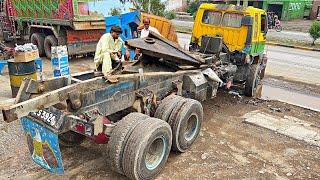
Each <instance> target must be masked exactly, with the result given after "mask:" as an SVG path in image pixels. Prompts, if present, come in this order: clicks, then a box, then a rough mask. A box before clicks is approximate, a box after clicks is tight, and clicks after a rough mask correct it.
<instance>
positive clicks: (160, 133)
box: [122, 118, 172, 180]
mask: <svg viewBox="0 0 320 180" xmlns="http://www.w3.org/2000/svg"><path fill="white" fill-rule="evenodd" d="M171 143H172V131H171V128H170V126H169V124H168V123H166V122H165V121H163V120H160V119H157V118H148V119H146V120H145V121H144V122H142V123H140V124H138V125H137V126H136V127H135V129H134V130H133V132H132V133H131V135H130V137H129V138H128V142H127V144H126V147H125V149H124V153H123V162H122V163H123V164H122V166H123V170H124V173H125V175H126V176H127V177H129V178H130V179H138V180H140V179H141V180H144V179H153V178H154V177H155V176H157V175H158V174H159V173H160V171H161V170H162V169H163V167H164V166H165V163H166V162H167V159H168V156H169V154H170V149H171Z"/></svg>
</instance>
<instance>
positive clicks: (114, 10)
mask: <svg viewBox="0 0 320 180" xmlns="http://www.w3.org/2000/svg"><path fill="white" fill-rule="evenodd" d="M121 13H122V11H121V9H119V8H112V9H111V11H110V13H109V15H111V16H117V15H120V14H121Z"/></svg>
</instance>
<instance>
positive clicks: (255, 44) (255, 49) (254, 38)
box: [252, 13, 259, 54]
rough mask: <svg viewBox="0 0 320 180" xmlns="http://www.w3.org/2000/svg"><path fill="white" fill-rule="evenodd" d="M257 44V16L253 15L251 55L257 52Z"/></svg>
mask: <svg viewBox="0 0 320 180" xmlns="http://www.w3.org/2000/svg"><path fill="white" fill-rule="evenodd" d="M258 43H259V14H258V13H255V14H254V21H253V39H252V45H253V46H252V48H253V52H252V54H256V52H257V48H258V47H257V44H258Z"/></svg>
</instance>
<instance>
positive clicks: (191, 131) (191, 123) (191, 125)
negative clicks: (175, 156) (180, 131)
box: [184, 114, 199, 141]
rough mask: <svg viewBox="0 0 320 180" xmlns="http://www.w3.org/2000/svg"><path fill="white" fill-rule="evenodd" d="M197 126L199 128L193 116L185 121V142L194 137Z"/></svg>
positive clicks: (196, 118) (196, 119)
mask: <svg viewBox="0 0 320 180" xmlns="http://www.w3.org/2000/svg"><path fill="white" fill-rule="evenodd" d="M198 126H199V120H198V117H197V116H196V115H195V114H192V115H191V116H190V117H189V119H188V121H187V125H186V128H185V131H184V138H185V139H186V140H187V141H190V140H192V139H193V138H194V136H195V135H196V133H197V129H198Z"/></svg>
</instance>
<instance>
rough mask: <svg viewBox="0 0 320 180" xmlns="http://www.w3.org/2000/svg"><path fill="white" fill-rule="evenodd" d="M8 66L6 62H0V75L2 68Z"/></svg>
mask: <svg viewBox="0 0 320 180" xmlns="http://www.w3.org/2000/svg"><path fill="white" fill-rule="evenodd" d="M7 65H8V63H7V61H6V60H0V75H2V73H3V70H4V68H5V67H6V66H7Z"/></svg>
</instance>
